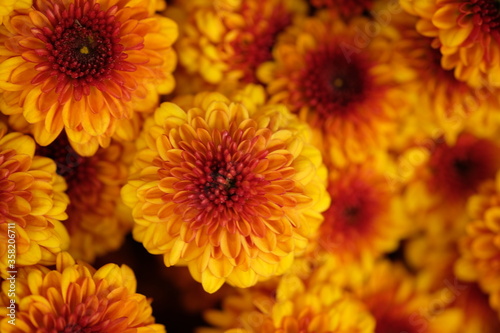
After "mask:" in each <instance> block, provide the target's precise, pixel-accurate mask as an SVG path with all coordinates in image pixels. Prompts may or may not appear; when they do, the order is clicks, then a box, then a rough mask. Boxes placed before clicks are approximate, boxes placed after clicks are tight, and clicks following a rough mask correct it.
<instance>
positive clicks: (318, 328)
mask: <svg viewBox="0 0 500 333" xmlns="http://www.w3.org/2000/svg"><path fill="white" fill-rule="evenodd" d="M328 277H329V276H328V275H322V274H316V273H312V275H310V276H308V277H306V278H304V277H302V278H300V277H299V276H296V275H294V274H289V275H286V276H284V277H282V278H281V279H280V280H279V281H277V282H275V283H274V284H271V285H260V284H259V285H257V286H255V287H252V288H250V289H239V290H237V294H235V295H230V296H228V297H226V298H225V299H224V301H223V303H222V310H209V311H206V312H205V318H206V320H207V321H208V322H209V323H210V324H212V325H213V326H215V327H216V328H200V329H198V330H197V331H196V332H197V333H222V332H227V333H254V332H255V333H264V332H265V333H290V332H316V333H344V332H349V333H373V332H374V327H375V321H374V319H373V317H372V316H371V315H370V314H369V313H368V312H367V310H366V308H365V307H364V306H363V304H362V303H361V302H360V301H359V300H357V299H356V298H355V297H353V296H352V295H351V294H349V293H347V292H344V291H342V290H341V289H340V288H339V287H338V286H336V285H334V284H331V283H328Z"/></svg>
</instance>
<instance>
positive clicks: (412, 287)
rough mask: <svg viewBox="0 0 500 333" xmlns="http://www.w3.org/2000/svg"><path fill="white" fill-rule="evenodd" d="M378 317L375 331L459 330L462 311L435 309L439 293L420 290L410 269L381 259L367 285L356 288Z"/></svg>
mask: <svg viewBox="0 0 500 333" xmlns="http://www.w3.org/2000/svg"><path fill="white" fill-rule="evenodd" d="M355 293H356V294H357V295H358V296H359V297H360V299H361V300H362V301H363V302H364V303H365V305H366V306H367V308H368V310H369V311H370V313H371V314H372V315H373V316H374V317H375V320H376V329H375V333H385V332H408V333H431V332H432V333H438V332H439V333H443V332H447V333H448V332H449V333H452V332H453V333H455V332H459V330H458V329H459V323H460V319H461V316H460V314H461V313H460V311H459V310H457V309H449V308H446V307H441V308H439V309H437V310H436V309H435V308H434V303H435V300H438V299H439V297H440V295H439V294H438V293H431V292H428V291H425V290H424V291H422V290H418V288H417V284H416V279H415V277H414V276H412V275H411V274H410V273H409V272H408V271H406V269H405V268H404V267H403V266H402V265H400V264H398V263H391V262H389V261H380V262H379V263H377V265H376V266H375V268H374V270H373V271H372V272H371V274H370V275H369V278H368V280H367V281H366V282H365V284H364V285H363V286H362V287H361V288H358V289H357V290H355Z"/></svg>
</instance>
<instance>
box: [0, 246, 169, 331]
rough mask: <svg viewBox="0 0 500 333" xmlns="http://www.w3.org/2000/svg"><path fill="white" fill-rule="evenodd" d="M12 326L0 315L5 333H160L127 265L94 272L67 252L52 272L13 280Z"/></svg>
mask: <svg viewBox="0 0 500 333" xmlns="http://www.w3.org/2000/svg"><path fill="white" fill-rule="evenodd" d="M9 283H10V282H9V281H8V280H6V281H3V283H2V294H1V296H0V304H1V305H2V308H3V309H6V306H7V305H8V304H9V299H8V298H7V292H8V289H9ZM16 283H17V289H16V296H15V301H16V325H12V324H9V322H8V321H9V319H10V318H9V317H7V316H6V313H5V311H2V312H0V329H1V331H2V332H5V333H29V332H102V333H116V332H127V333H139V332H148V333H162V332H163V333H164V332H166V331H165V328H164V327H163V325H160V324H155V319H154V317H153V316H152V315H151V312H152V309H151V305H150V303H151V301H150V300H148V299H146V297H145V296H144V295H141V294H137V293H136V280H135V276H134V273H133V271H132V270H131V269H130V268H129V267H128V266H125V265H123V266H121V267H119V266H117V265H115V264H107V265H105V266H103V267H101V268H99V269H98V270H95V269H94V268H92V267H91V266H89V265H87V264H85V263H81V262H78V263H75V261H74V259H73V258H72V257H71V256H70V255H69V254H67V253H62V254H60V255H59V256H58V258H57V265H56V268H55V270H50V269H48V268H46V267H43V266H39V265H37V266H31V267H26V268H22V269H20V271H19V272H18V275H17V279H16Z"/></svg>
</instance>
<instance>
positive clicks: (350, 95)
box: [257, 12, 407, 166]
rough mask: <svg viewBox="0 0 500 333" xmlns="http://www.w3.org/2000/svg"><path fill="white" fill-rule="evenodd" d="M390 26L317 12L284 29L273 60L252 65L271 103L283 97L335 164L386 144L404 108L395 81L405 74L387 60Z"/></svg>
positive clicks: (357, 158)
mask: <svg viewBox="0 0 500 333" xmlns="http://www.w3.org/2000/svg"><path fill="white" fill-rule="evenodd" d="M370 27H376V28H377V29H378V30H376V31H377V34H375V35H371V36H372V37H373V36H374V37H373V38H371V37H368V35H367V34H366V33H365V32H366V31H368V30H367V29H369V28H370ZM392 29H393V27H391V26H386V25H384V26H381V25H379V24H378V23H376V22H373V21H370V20H368V19H365V18H363V17H356V18H353V19H352V20H350V21H349V22H348V23H345V22H343V20H341V19H337V18H335V17H334V16H333V14H331V12H320V13H319V14H318V15H317V16H315V17H312V18H306V19H302V20H297V21H296V22H295V24H294V25H293V26H292V27H290V28H289V29H287V30H286V31H285V32H284V33H283V34H282V37H281V38H280V39H279V40H278V43H277V44H276V46H275V47H274V50H273V58H274V59H273V60H272V61H269V62H266V63H264V64H262V65H261V66H260V67H259V69H258V72H257V74H258V77H259V78H260V79H261V80H262V82H264V83H266V84H267V90H268V92H269V94H270V96H271V99H270V100H271V102H279V103H285V104H286V105H287V106H288V107H289V108H290V110H291V111H292V112H294V113H297V114H299V116H300V118H301V119H303V120H305V121H307V122H308V123H309V124H311V126H312V127H313V128H316V129H318V130H320V131H321V132H323V133H324V136H325V141H326V142H327V144H326V145H325V152H324V153H325V156H329V155H331V156H329V158H330V159H331V160H332V162H333V163H334V164H335V165H339V166H345V165H346V164H347V163H348V162H349V161H354V162H361V161H362V160H363V158H365V157H366V155H370V154H372V153H374V152H375V151H380V150H382V149H384V148H386V147H387V145H388V138H389V137H391V134H393V133H394V130H395V128H394V127H395V121H396V119H398V117H402V116H404V114H405V113H406V110H407V109H406V102H407V101H406V99H405V98H404V94H403V91H402V90H401V87H400V85H399V82H401V81H404V80H406V79H407V77H406V71H405V69H404V66H400V64H399V63H398V62H394V61H393V59H392V57H393V56H392V54H393V52H392V43H394V42H395V41H396V40H397V33H396V32H395V31H394V30H392ZM329 151H330V152H329Z"/></svg>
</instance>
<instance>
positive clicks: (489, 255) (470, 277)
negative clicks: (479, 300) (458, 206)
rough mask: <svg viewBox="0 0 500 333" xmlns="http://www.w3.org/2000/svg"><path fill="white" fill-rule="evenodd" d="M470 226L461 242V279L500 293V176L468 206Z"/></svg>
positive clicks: (469, 202) (486, 186) (467, 227)
mask: <svg viewBox="0 0 500 333" xmlns="http://www.w3.org/2000/svg"><path fill="white" fill-rule="evenodd" d="M467 212H468V215H469V219H470V220H469V222H468V223H467V226H466V232H465V235H464V236H463V237H462V239H461V242H460V250H461V257H460V259H459V260H458V262H457V265H456V273H457V275H458V276H459V277H460V278H461V279H464V280H467V281H478V282H479V284H480V285H481V287H482V288H483V290H484V291H486V292H488V293H490V292H493V291H497V290H498V291H500V278H499V276H500V244H499V243H498V239H499V238H500V219H499V216H500V215H499V214H500V213H499V212H500V173H497V177H496V181H494V180H488V181H487V182H485V183H484V184H483V185H482V186H481V187H480V190H479V193H477V194H475V195H473V196H472V197H471V198H470V199H469V201H468V205H467Z"/></svg>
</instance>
